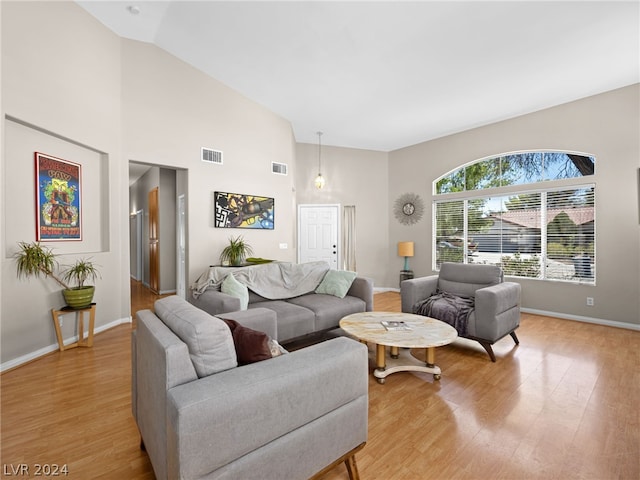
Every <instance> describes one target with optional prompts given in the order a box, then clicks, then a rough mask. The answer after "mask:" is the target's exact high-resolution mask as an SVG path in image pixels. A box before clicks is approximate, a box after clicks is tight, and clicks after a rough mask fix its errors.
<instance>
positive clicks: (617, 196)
mask: <svg viewBox="0 0 640 480" xmlns="http://www.w3.org/2000/svg"><path fill="white" fill-rule="evenodd" d="M636 9H637V5H636ZM1 15H2V61H3V66H2V111H3V124H2V138H3V144H4V149H3V152H2V165H3V167H2V173H1V174H2V185H3V192H4V196H3V205H4V208H3V222H2V224H0V231H1V233H2V235H1V236H0V237H1V240H0V241H1V242H2V249H3V252H4V255H3V269H2V280H1V284H0V286H1V300H2V302H1V303H2V307H1V308H2V317H1V318H2V321H1V325H2V332H1V333H2V352H1V355H2V356H1V359H0V361H1V363H2V369H3V370H7V369H11V368H14V367H17V366H18V365H21V364H23V363H26V362H28V361H30V360H33V359H35V358H39V357H40V356H42V355H44V354H46V353H49V352H51V351H54V350H55V349H56V346H55V335H54V329H53V326H52V324H51V315H50V309H51V308H52V306H57V304H56V302H57V298H58V295H59V293H58V290H56V289H55V286H53V285H49V284H48V283H47V282H40V281H30V282H28V283H26V282H24V281H22V280H20V281H16V276H15V265H14V263H13V260H12V256H13V253H14V251H15V248H16V244H17V242H18V241H22V240H32V239H34V234H33V232H34V225H33V220H32V219H33V217H34V211H35V202H34V199H33V197H34V195H33V190H34V188H35V187H34V184H33V173H32V170H33V153H34V152H35V151H43V152H45V153H49V154H52V155H56V156H60V157H62V158H68V159H70V160H74V161H76V162H78V163H81V164H82V166H83V175H85V176H86V178H85V179H84V182H85V183H84V185H83V188H84V196H83V201H84V204H83V208H84V216H83V218H84V219H85V221H86V225H85V230H84V237H83V240H82V241H81V242H61V243H59V244H56V245H54V247H55V249H56V251H58V252H60V253H62V254H68V255H69V256H70V257H73V256H91V257H93V258H94V259H95V261H96V263H98V264H100V265H101V268H102V278H101V279H100V280H99V281H98V284H97V293H96V300H95V301H96V303H97V304H98V308H97V324H96V325H97V331H105V333H106V331H108V330H110V329H112V327H116V326H118V325H120V324H122V323H126V324H128V323H129V322H130V321H131V318H130V317H131V307H130V289H129V278H130V264H129V254H128V252H129V218H130V214H131V213H132V212H131V209H130V204H129V200H128V199H129V181H128V165H129V162H130V161H136V162H141V163H146V164H152V165H162V166H165V167H169V168H172V169H176V170H178V171H180V172H183V174H184V175H185V179H183V180H182V182H183V183H182V184H183V185H185V187H184V188H185V191H186V192H187V193H188V225H189V230H188V262H187V272H188V275H187V278H188V280H189V281H193V280H195V279H196V278H197V277H198V276H199V275H200V274H201V273H202V271H203V270H204V269H205V268H206V267H207V266H208V265H210V264H211V263H214V262H215V261H216V260H217V256H218V254H219V252H220V250H221V249H222V248H223V246H224V245H225V244H226V242H227V239H228V236H229V234H228V231H224V230H221V229H215V228H213V226H212V221H213V220H212V215H213V214H212V194H213V192H214V191H216V190H223V191H229V192H239V193H256V194H260V195H265V196H269V197H273V198H275V199H276V208H277V214H276V215H277V216H276V227H275V229H274V230H272V231H255V232H247V234H246V238H247V240H248V241H249V243H251V244H252V245H254V246H259V251H257V252H256V254H258V255H259V256H261V257H265V258H277V259H279V260H284V261H296V251H295V248H294V246H295V245H296V244H297V228H296V216H297V210H296V207H297V205H298V204H313V203H322V204H328V203H331V204H334V203H339V204H341V205H356V206H357V212H358V226H357V228H358V232H357V236H358V239H359V243H358V246H357V258H358V261H357V269H358V271H359V273H361V274H362V275H365V276H368V277H371V278H373V279H374V284H375V286H376V287H378V288H380V289H383V288H397V283H398V273H399V270H400V269H401V267H402V259H401V258H400V257H398V256H397V252H396V244H397V243H398V242H399V241H405V240H412V241H414V242H415V245H416V256H415V257H414V258H413V259H412V264H411V266H412V268H413V270H414V271H415V275H416V276H423V275H428V274H431V273H432V240H431V237H432V227H431V219H432V214H431V202H432V198H433V195H432V189H431V185H432V182H433V181H434V180H435V179H437V178H438V177H440V176H441V175H443V174H445V173H447V172H449V171H451V170H453V169H455V168H458V167H459V166H461V165H464V164H466V163H468V162H471V161H474V160H477V159H480V158H484V157H486V156H489V155H496V154H500V153H503V152H511V151H520V150H523V149H537V148H555V149H560V150H569V151H580V152H588V153H590V154H592V155H594V156H595V157H596V158H597V161H598V169H597V173H596V178H595V182H596V183H597V188H598V197H597V206H596V210H597V213H596V216H597V222H598V225H597V243H598V246H597V283H596V284H595V285H582V284H574V283H558V282H544V281H537V280H527V279H518V280H517V281H518V282H519V283H521V285H522V291H523V296H522V306H523V309H525V310H528V311H529V312H531V313H542V314H548V315H553V316H555V317H557V318H565V319H568V320H579V321H583V322H585V323H600V324H603V325H610V326H616V327H625V328H626V329H629V330H631V331H634V332H633V333H635V331H637V330H638V329H639V328H640V273H639V272H640V257H639V255H640V253H639V252H640V248H638V247H639V245H640V232H639V229H638V178H637V177H638V168H639V166H640V165H639V164H638V158H640V150H639V149H640V146H639V141H638V135H639V134H638V131H639V95H640V87H639V85H638V83H637V79H636V81H635V82H632V83H630V84H628V85H620V86H619V88H615V89H612V90H611V91H608V92H604V93H600V92H599V93H598V94H594V95H592V96H587V97H586V98H581V99H579V100H575V101H572V102H570V103H565V104H561V105H553V104H550V105H549V106H548V108H545V109H542V110H540V111H537V112H533V113H529V114H525V115H522V116H519V117H517V118H511V119H496V120H500V121H496V122H493V123H491V124H488V125H484V126H477V127H475V128H469V129H467V130H465V131H462V132H459V133H455V134H451V135H446V136H443V137H441V138H437V139H434V140H430V141H425V142H421V143H417V144H415V145H409V146H403V147H402V148H397V149H394V150H392V151H379V150H368V149H359V148H346V147H340V146H332V145H331V141H330V138H331V133H330V132H326V133H325V136H324V139H325V140H326V141H327V142H328V143H329V145H328V146H323V156H322V161H323V174H324V175H325V176H326V178H327V180H328V183H327V186H326V188H325V189H323V190H317V189H315V187H314V186H313V178H314V177H315V175H316V174H317V171H316V170H317V168H316V167H317V160H318V159H317V145H316V144H315V143H312V142H297V141H296V137H295V135H294V133H293V130H292V126H291V123H290V121H289V120H288V119H286V118H283V117H281V116H279V115H277V114H276V113H274V112H271V111H269V110H268V109H267V108H265V107H264V106H262V105H259V104H257V103H256V102H254V101H252V100H251V99H248V98H246V97H244V96H243V95H241V94H239V93H237V92H236V91H234V90H232V89H231V88H229V87H227V86H225V85H223V84H222V83H221V82H219V81H218V80H216V79H213V78H211V77H209V76H207V75H205V74H204V73H202V72H200V71H198V70H196V69H195V68H193V67H192V66H190V65H188V64H187V63H185V62H183V61H181V60H179V59H177V58H175V57H173V56H172V55H170V54H169V53H167V52H165V51H163V50H161V49H160V48H158V47H156V46H154V45H152V44H148V43H144V42H140V41H135V40H129V39H125V38H121V37H118V36H117V35H115V34H114V33H113V32H111V31H110V30H108V29H107V28H106V27H104V26H103V25H102V24H100V23H99V22H98V21H97V20H96V19H95V18H93V17H92V16H91V15H89V14H88V13H87V12H86V11H85V10H84V9H82V8H81V7H79V6H78V5H77V4H75V3H74V2H42V3H38V2H2V5H1ZM467 100H468V99H467ZM322 128H324V127H322V126H318V129H322ZM313 133H314V132H312V134H313ZM203 146H206V147H213V148H215V149H219V150H221V151H224V155H225V157H224V158H225V160H224V165H223V166H216V165H209V164H204V163H203V162H201V160H200V158H199V157H200V148H201V147H203ZM271 162H279V163H285V164H287V165H288V166H289V169H290V170H289V171H290V173H289V175H287V176H278V175H273V174H272V173H271ZM89 192H92V193H89ZM96 192H98V193H97V194H96ZM407 192H418V193H420V194H421V196H422V198H423V200H424V203H425V205H426V209H425V215H424V218H423V219H422V221H421V222H420V223H418V224H416V225H413V226H410V227H408V226H404V225H401V224H399V223H398V222H397V221H396V220H395V218H394V216H393V213H392V205H393V202H394V201H395V199H396V198H398V197H399V196H400V195H402V194H404V193H407ZM281 244H287V245H288V248H287V249H281V248H280V245H281ZM27 292H29V293H32V292H33V293H35V295H33V296H29V298H27ZM587 297H592V298H594V299H595V303H594V305H593V306H587V305H586V302H585V299H586V298H587ZM578 325H579V324H578ZM70 327H71V325H65V328H67V329H68V330H67V331H66V332H67V335H70V334H71V329H70ZM97 338H99V337H97ZM612 348H614V347H612Z"/></svg>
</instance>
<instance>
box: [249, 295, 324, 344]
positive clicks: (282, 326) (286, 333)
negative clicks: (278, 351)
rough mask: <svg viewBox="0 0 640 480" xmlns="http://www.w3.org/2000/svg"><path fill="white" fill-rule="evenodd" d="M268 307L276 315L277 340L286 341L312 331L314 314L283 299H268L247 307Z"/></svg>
mask: <svg viewBox="0 0 640 480" xmlns="http://www.w3.org/2000/svg"><path fill="white" fill-rule="evenodd" d="M261 307H262V308H268V309H269V310H273V311H274V312H276V315H277V319H278V320H277V322H278V338H277V340H278V341H279V342H286V341H287V340H291V339H293V338H296V337H300V336H302V335H307V334H309V333H313V332H314V324H315V314H314V313H313V312H312V311H311V310H309V309H307V308H304V307H300V306H298V305H293V304H291V303H289V302H287V301H284V300H269V301H267V302H257V303H251V304H249V308H250V309H252V308H261Z"/></svg>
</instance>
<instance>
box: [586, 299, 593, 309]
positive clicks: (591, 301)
mask: <svg viewBox="0 0 640 480" xmlns="http://www.w3.org/2000/svg"><path fill="white" fill-rule="evenodd" d="M587 307H593V297H587Z"/></svg>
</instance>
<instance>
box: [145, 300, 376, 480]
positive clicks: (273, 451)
mask: <svg viewBox="0 0 640 480" xmlns="http://www.w3.org/2000/svg"><path fill="white" fill-rule="evenodd" d="M155 311H156V313H155V314H154V312H152V311H150V310H143V311H139V312H138V313H137V328H136V330H135V331H134V332H133V336H132V367H133V369H132V409H133V415H134V417H135V420H136V423H137V425H138V428H139V430H140V435H141V437H142V445H143V446H144V448H146V451H147V453H148V455H149V458H150V460H151V464H152V465H153V470H154V472H155V475H156V478H158V479H159V480H165V479H172V480H173V479H200V478H206V479H243V480H250V479H260V480H276V479H277V480H281V479H287V480H294V479H300V480H302V479H307V478H309V477H311V476H313V475H315V474H317V473H318V472H321V471H326V469H327V466H333V465H337V464H338V463H340V462H345V463H346V465H347V469H348V471H349V475H350V478H358V476H357V468H356V464H355V456H354V455H355V452H356V451H358V450H359V449H360V448H362V447H363V446H364V443H365V442H366V439H367V409H368V361H367V349H366V347H365V346H364V345H362V344H360V343H358V342H356V341H354V340H351V339H348V338H344V337H342V338H335V339H332V340H329V341H326V342H323V343H319V344H317V345H314V346H311V347H308V348H304V349H301V350H298V351H295V352H292V353H285V354H282V355H280V356H276V357H274V358H270V359H268V360H263V361H260V362H257V363H250V364H248V365H243V366H235V365H236V357H235V351H234V350H233V349H234V346H233V345H234V344H233V341H232V340H229V339H230V338H231V333H230V330H229V328H228V327H227V326H226V324H225V323H223V321H222V320H220V319H219V318H215V317H212V316H210V315H209V314H207V313H206V312H204V311H202V310H200V309H198V308H196V307H194V306H192V305H191V304H189V303H188V302H186V301H184V300H182V299H181V298H179V297H176V296H173V297H167V298H164V299H161V300H158V301H157V302H156V304H155ZM226 317H227V318H229V319H233V320H235V321H237V322H238V323H240V324H241V325H244V326H247V327H249V328H253V329H256V330H261V331H263V332H265V333H266V334H268V335H270V336H273V335H274V334H275V328H276V323H275V313H274V312H273V311H271V310H267V309H263V308H256V309H252V310H247V311H242V312H235V313H232V314H227V315H226ZM183 339H184V340H185V341H183ZM229 342H231V343H229ZM216 370H218V371H216Z"/></svg>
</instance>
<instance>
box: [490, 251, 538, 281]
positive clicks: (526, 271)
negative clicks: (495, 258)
mask: <svg viewBox="0 0 640 480" xmlns="http://www.w3.org/2000/svg"><path fill="white" fill-rule="evenodd" d="M500 261H501V263H502V270H503V272H504V274H505V275H512V276H514V277H531V278H538V277H539V276H540V258H539V257H538V256H537V255H532V256H531V258H522V257H521V256H520V254H519V253H514V254H513V256H511V255H504V256H502V257H501V259H500Z"/></svg>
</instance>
